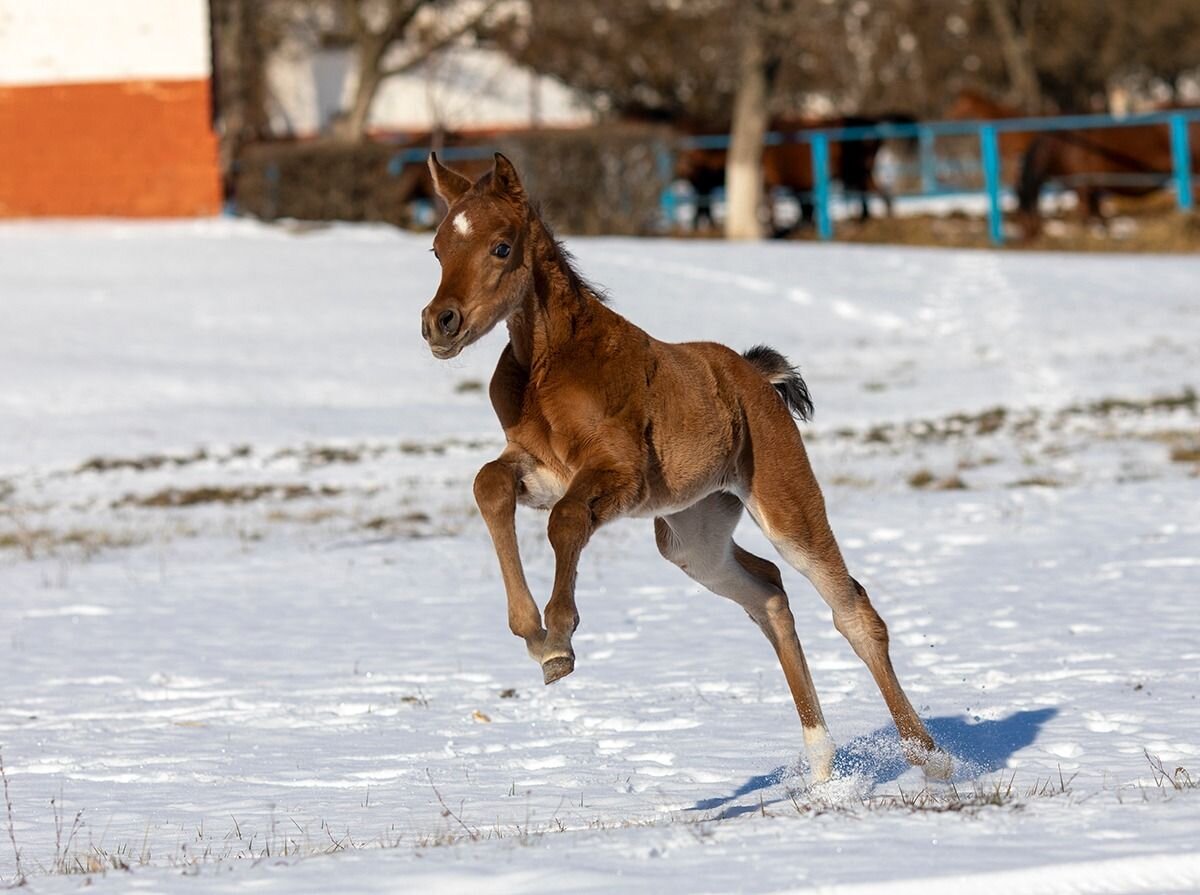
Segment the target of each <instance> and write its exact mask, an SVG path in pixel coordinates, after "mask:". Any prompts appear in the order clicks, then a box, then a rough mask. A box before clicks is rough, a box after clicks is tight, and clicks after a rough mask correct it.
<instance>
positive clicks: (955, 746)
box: [687, 708, 1058, 818]
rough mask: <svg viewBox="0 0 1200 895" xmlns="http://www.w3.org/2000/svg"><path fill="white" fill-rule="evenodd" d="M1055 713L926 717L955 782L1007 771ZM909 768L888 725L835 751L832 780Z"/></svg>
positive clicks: (788, 771) (777, 777)
mask: <svg viewBox="0 0 1200 895" xmlns="http://www.w3.org/2000/svg"><path fill="white" fill-rule="evenodd" d="M1057 714H1058V709H1055V708H1044V709H1033V710H1030V711H1022V712H1014V713H1013V714H1011V715H1009V716H1008V717H1007V718H1001V719H999V720H996V721H971V720H968V719H966V718H954V717H945V718H930V719H929V720H928V721H926V726H927V727H928V728H929V732H930V734H932V736H933V738H934V740H936V741H937V743H938V745H939V746H941V747H942V748H943V749H945V750H946V751H947V752H949V753H950V754H951V755H953V756H954V760H955V762H954V763H955V768H954V777H953V779H954V780H955V781H956V782H961V781H964V780H972V779H974V778H976V777H979V776H980V775H982V774H986V773H989V772H991V771H998V770H1000V768H1003V767H1005V766H1006V765H1007V764H1008V760H1009V759H1010V758H1012V756H1013V755H1014V754H1016V753H1017V752H1018V751H1019V750H1021V749H1024V748H1025V747H1026V746H1028V745H1030V744H1032V743H1033V742H1034V741H1035V740H1036V739H1037V738H1038V734H1039V733H1040V732H1041V729H1042V727H1043V726H1044V725H1045V724H1046V722H1048V721H1049V720H1050V719H1051V718H1053V717H1054V716H1055V715H1057ZM908 768H909V764H908V762H907V761H905V759H904V755H903V753H901V751H900V738H899V735H898V734H897V732H896V728H895V726H894V725H891V724H889V725H887V726H886V727H881V728H879V729H878V730H875V731H872V732H871V733H869V734H865V735H864V736H860V737H855V738H854V739H853V740H851V741H850V742H848V743H846V745H844V746H842V747H840V748H839V749H838V750H837V754H836V756H835V757H834V760H833V774H834V777H835V778H838V777H843V778H845V777H858V778H861V779H862V780H863V781H864V782H869V783H871V784H874V785H878V784H880V783H890V782H891V781H893V780H896V779H898V778H899V777H900V775H901V774H903V773H904V772H905V771H907V770H908ZM796 774H797V769H796V767H795V766H789V765H781V766H779V767H777V768H775V769H774V770H772V771H770V772H769V773H766V774H757V775H755V776H753V777H751V778H750V779H748V780H747V781H746V782H745V783H743V784H742V785H741V786H739V787H738V788H737V789H735V790H734V791H733V792H731V793H730V794H729V795H727V796H718V797H716V798H712V799H701V800H700V801H699V802H697V803H696V804H695V805H692V806H691V808H689V809H687V810H689V811H714V810H716V809H719V808H725V806H726V805H730V803H731V802H736V801H738V800H739V799H741V798H742V797H743V796H747V795H750V794H751V793H755V792H762V791H764V790H767V789H769V788H770V787H772V786H777V785H778V784H780V783H783V782H784V781H786V780H788V779H789V778H792V777H794V776H796ZM772 801H776V800H772ZM758 810H759V805H758V804H754V805H737V806H732V805H731V806H730V807H728V808H725V810H723V811H722V812H721V814H720V817H721V818H726V817H736V816H737V815H739V814H745V813H747V812H751V811H758Z"/></svg>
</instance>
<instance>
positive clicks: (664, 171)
mask: <svg viewBox="0 0 1200 895" xmlns="http://www.w3.org/2000/svg"><path fill="white" fill-rule="evenodd" d="M654 164H655V168H656V170H657V172H658V177H659V180H661V181H662V183H663V191H662V195H661V196H660V197H659V204H660V205H661V206H662V212H663V216H664V217H665V218H666V219H667V229H668V230H670V229H671V228H672V227H674V226H675V209H676V207H677V206H678V204H679V203H678V201H677V199H676V197H675V190H674V189H672V187H673V186H674V180H675V164H674V159H673V157H672V153H671V150H670V149H668V148H667V147H666V146H665V145H663V144H662V143H660V144H659V145H658V147H657V148H656V149H655V151H654Z"/></svg>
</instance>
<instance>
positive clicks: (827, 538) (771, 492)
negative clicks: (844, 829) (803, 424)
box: [747, 436, 951, 777]
mask: <svg viewBox="0 0 1200 895" xmlns="http://www.w3.org/2000/svg"><path fill="white" fill-rule="evenodd" d="M797 438H798V436H797ZM799 448H800V450H799V453H798V455H797V456H795V457H793V458H791V459H792V460H793V461H794V464H795V465H794V466H792V467H791V468H789V469H786V470H785V469H782V468H776V469H775V471H774V474H773V471H772V470H771V469H762V468H761V466H760V468H758V469H756V471H755V482H754V486H753V489H752V493H751V495H750V498H749V500H748V501H747V505H748V507H749V509H750V512H751V514H752V515H753V517H754V519H755V521H756V522H758V524H759V526H760V527H761V528H762V530H763V533H764V534H766V536H767V537H768V538H769V539H770V541H771V543H772V544H774V545H775V548H776V549H777V550H778V551H779V552H780V554H781V555H782V556H783V558H784V559H786V560H787V561H788V562H789V563H790V564H791V565H792V566H794V567H795V568H796V569H797V571H799V572H801V573H802V574H803V575H804V576H805V577H807V578H808V580H809V581H811V582H812V583H813V586H814V587H816V589H817V591H818V592H819V593H820V594H821V597H822V598H823V599H824V600H825V602H826V603H828V604H829V607H830V608H831V609H832V610H833V624H834V626H835V627H836V628H837V629H838V631H840V632H841V634H842V635H843V636H844V637H845V638H846V639H847V640H848V641H849V642H850V646H851V647H852V648H853V649H854V652H855V653H857V654H858V657H859V658H860V659H862V660H863V662H864V663H865V664H866V666H867V668H868V669H869V670H870V672H871V676H872V677H873V678H874V679H875V683H876V684H877V685H878V686H879V690H880V692H881V693H882V694H883V699H884V702H886V703H887V707H888V710H889V711H890V712H891V714H892V719H893V720H894V721H895V722H896V729H897V730H898V731H899V732H900V742H901V747H902V748H903V750H904V755H905V757H906V758H907V759H908V760H909V761H910V762H911V763H913V764H917V765H924V766H925V771H926V773H927V774H928V775H930V776H932V777H948V776H949V774H950V768H951V765H950V759H949V756H947V755H946V754H945V753H944V752H942V751H940V750H939V749H938V748H937V746H936V744H935V743H934V741H933V737H931V736H930V735H929V732H928V731H927V730H926V729H925V725H924V724H923V723H922V722H921V719H920V717H918V715H917V713H916V711H915V710H914V709H913V707H912V703H911V702H909V700H908V696H906V695H905V693H904V690H903V688H902V687H901V686H900V681H899V679H897V677H896V671H895V669H894V668H893V667H892V659H891V656H890V655H889V653H888V631H887V625H885V624H884V623H883V619H881V618H880V617H879V614H878V613H877V612H876V611H875V607H874V606H872V605H871V600H870V598H869V597H868V596H867V592H866V590H864V589H863V586H862V585H861V584H859V583H858V582H857V581H855V580H854V579H853V578H851V577H850V574H849V572H847V571H846V564H845V562H844V561H843V560H842V554H841V551H840V550H838V546H837V542H836V541H835V540H834V537H833V532H832V531H831V530H830V528H829V522H828V520H827V519H826V516H825V502H824V500H823V498H822V497H821V491H820V488H819V487H818V486H817V482H816V479H815V478H814V477H813V474H812V469H811V468H810V467H809V465H808V458H807V456H805V454H804V450H803V446H799ZM763 465H766V464H763Z"/></svg>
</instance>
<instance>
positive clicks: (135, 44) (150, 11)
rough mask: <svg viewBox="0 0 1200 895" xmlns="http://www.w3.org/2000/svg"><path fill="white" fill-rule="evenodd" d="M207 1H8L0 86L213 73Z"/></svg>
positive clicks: (0, 7)
mask: <svg viewBox="0 0 1200 895" xmlns="http://www.w3.org/2000/svg"><path fill="white" fill-rule="evenodd" d="M211 64H212V60H211V49H210V45H209V37H208V2H207V0H0V85H6V86H19V85H34V84H60V83H86V82H95V81H131V80H184V79H188V80H191V79H196V78H207V77H208V76H209V74H210V71H211Z"/></svg>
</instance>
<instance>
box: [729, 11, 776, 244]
mask: <svg viewBox="0 0 1200 895" xmlns="http://www.w3.org/2000/svg"><path fill="white" fill-rule="evenodd" d="M766 5H767V4H766V3H765V2H762V0H756V2H754V3H748V4H746V8H745V9H744V11H743V13H742V16H741V17H740V18H741V21H740V22H739V23H738V24H739V28H738V60H737V73H738V83H737V92H736V93H735V94H734V99H733V121H732V123H731V128H730V143H729V155H728V157H727V158H728V160H727V161H726V163H725V237H726V238H727V239H761V238H762V235H763V233H762V224H761V222H760V221H759V216H758V209H759V206H760V205H761V203H762V192H763V176H762V153H763V140H764V138H765V136H766V133H767V117H768V111H769V103H770V98H771V91H772V88H773V87H774V82H775V77H776V75H777V74H778V72H779V60H778V58H774V57H772V55H771V52H770V49H769V48H768V44H769V42H770V41H769V34H768V22H767V20H766V19H767V15H768V11H767V9H766Z"/></svg>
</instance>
